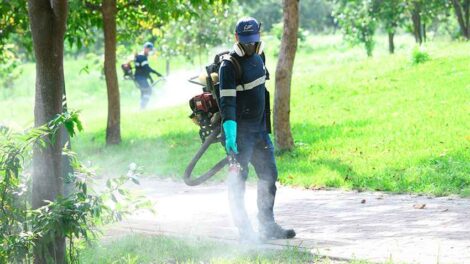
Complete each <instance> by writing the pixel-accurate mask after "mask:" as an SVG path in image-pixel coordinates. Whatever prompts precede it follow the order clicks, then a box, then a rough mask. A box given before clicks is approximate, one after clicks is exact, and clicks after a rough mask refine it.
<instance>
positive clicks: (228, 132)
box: [223, 120, 238, 154]
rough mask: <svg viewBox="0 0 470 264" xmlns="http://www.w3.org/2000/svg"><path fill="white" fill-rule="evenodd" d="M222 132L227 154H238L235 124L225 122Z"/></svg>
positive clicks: (233, 122) (230, 121)
mask: <svg viewBox="0 0 470 264" xmlns="http://www.w3.org/2000/svg"><path fill="white" fill-rule="evenodd" d="M223 127H224V132H225V149H226V150H227V153H230V152H231V151H233V152H234V153H235V154H238V149H237V122H235V121H233V120H227V121H225V122H224V125H223Z"/></svg>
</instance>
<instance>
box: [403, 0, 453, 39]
mask: <svg viewBox="0 0 470 264" xmlns="http://www.w3.org/2000/svg"><path fill="white" fill-rule="evenodd" d="M405 4H406V10H407V11H408V13H409V16H410V18H411V22H412V30H411V31H412V33H413V35H414V37H415V41H416V43H418V44H420V45H421V44H422V43H423V42H426V39H427V35H426V32H427V27H428V26H429V25H430V24H431V23H432V22H433V21H434V20H436V19H438V18H439V16H441V15H444V16H446V13H448V10H449V2H448V1H447V0H405Z"/></svg>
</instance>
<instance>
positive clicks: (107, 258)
mask: <svg viewBox="0 0 470 264" xmlns="http://www.w3.org/2000/svg"><path fill="white" fill-rule="evenodd" d="M314 261H315V263H317V258H315V257H314V256H313V255H312V254H310V253H309V252H307V251H305V250H303V249H300V248H296V247H290V248H286V249H284V250H279V251H274V250H267V249H257V248H256V247H255V246H250V247H249V246H241V245H233V244H224V243H221V242H210V241H202V240H195V239H194V238H188V239H184V240H183V239H177V238H171V237H164V236H145V235H130V236H126V237H124V238H121V239H118V240H113V241H112V242H107V243H106V242H104V243H103V242H102V243H96V244H94V245H92V246H90V247H87V248H85V249H84V250H83V251H81V252H80V263H84V264H86V263H90V264H91V263H93V264H96V263H98V264H105V263H116V264H117V263H122V264H124V263H125V264H131V263H139V264H144V263H188V264H189V263H213V264H222V263H223V264H229V263H257V264H263V263H314ZM324 261H325V262H326V263H328V262H327V260H324Z"/></svg>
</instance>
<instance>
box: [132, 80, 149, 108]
mask: <svg viewBox="0 0 470 264" xmlns="http://www.w3.org/2000/svg"><path fill="white" fill-rule="evenodd" d="M135 82H136V83H137V85H138V86H139V89H140V109H145V108H146V107H147V104H148V102H149V100H150V97H151V96H152V87H151V86H150V84H149V82H148V80H147V78H144V77H137V76H136V78H135Z"/></svg>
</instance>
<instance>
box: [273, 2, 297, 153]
mask: <svg viewBox="0 0 470 264" xmlns="http://www.w3.org/2000/svg"><path fill="white" fill-rule="evenodd" d="M282 8H283V12H284V15H283V22H284V29H283V34H282V39H281V49H280V52H279V59H278V62H277V68H276V83H275V89H276V91H275V96H274V136H275V142H276V147H277V148H278V149H279V150H291V149H293V148H294V139H293V138H292V131H291V126H290V94H291V84H292V70H293V68H294V59H295V53H296V51H297V35H298V30H299V0H283V1H282Z"/></svg>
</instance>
